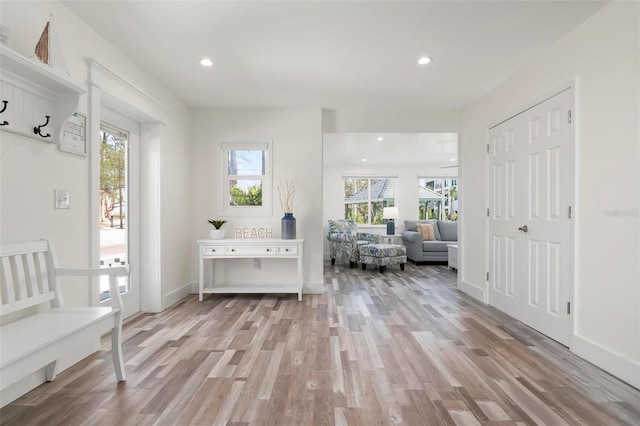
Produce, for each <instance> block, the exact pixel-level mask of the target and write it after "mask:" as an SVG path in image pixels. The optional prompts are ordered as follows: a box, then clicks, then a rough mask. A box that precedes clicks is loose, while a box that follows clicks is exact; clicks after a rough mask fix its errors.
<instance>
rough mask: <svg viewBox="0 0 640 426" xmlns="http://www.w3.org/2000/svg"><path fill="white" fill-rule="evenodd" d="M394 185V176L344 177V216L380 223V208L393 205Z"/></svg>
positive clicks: (363, 221) (375, 223) (364, 221)
mask: <svg viewBox="0 0 640 426" xmlns="http://www.w3.org/2000/svg"><path fill="white" fill-rule="evenodd" d="M395 186H396V180H395V179H394V178H368V177H352V178H345V180H344V218H345V219H354V220H355V221H356V223H359V224H365V225H382V223H383V221H382V209H383V208H384V207H393V206H395Z"/></svg>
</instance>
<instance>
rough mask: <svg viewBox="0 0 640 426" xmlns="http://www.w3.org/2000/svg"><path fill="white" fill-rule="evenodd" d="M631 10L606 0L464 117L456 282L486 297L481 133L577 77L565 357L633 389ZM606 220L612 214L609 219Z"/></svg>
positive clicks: (639, 298) (635, 280) (636, 257)
mask: <svg viewBox="0 0 640 426" xmlns="http://www.w3.org/2000/svg"><path fill="white" fill-rule="evenodd" d="M638 16H639V10H638V3H637V2H613V3H611V4H609V5H608V6H606V7H605V8H603V9H602V10H601V11H600V12H598V13H597V14H596V15H594V16H593V17H592V18H591V19H589V20H588V21H586V22H585V23H584V24H583V25H581V26H580V27H578V28H577V29H576V30H574V31H573V32H572V33H570V34H569V35H567V36H566V37H564V38H563V39H561V40H560V41H559V42H558V43H556V44H555V45H554V46H553V47H552V48H550V49H548V50H547V51H546V52H545V53H544V54H542V55H540V56H539V57H538V58H537V59H536V60H535V61H533V62H532V63H531V64H529V65H528V66H527V67H525V68H524V69H522V70H521V71H519V72H518V73H516V74H515V75H513V76H512V77H511V78H510V79H509V80H508V81H506V82H504V83H503V84H502V85H500V86H499V87H498V88H497V89H495V90H494V91H493V92H492V93H490V94H488V95H487V96H485V97H484V98H482V99H481V100H480V101H479V102H478V103H477V104H476V105H474V106H472V107H470V108H468V109H467V110H465V111H464V129H463V137H462V145H463V157H464V160H463V163H464V168H463V169H462V178H463V180H464V182H465V188H464V216H465V220H464V224H463V227H462V234H463V238H464V240H465V244H464V246H463V250H464V254H463V256H464V259H467V261H466V263H465V265H464V266H465V267H464V269H463V274H464V275H463V277H462V279H463V281H465V282H466V283H467V284H469V285H471V286H474V287H476V288H479V289H481V290H482V291H484V290H485V279H484V276H485V263H484V258H483V257H482V256H477V255H476V256H475V257H474V256H473V254H474V253H476V252H477V249H478V247H485V233H484V232H485V231H484V230H485V217H484V214H483V212H484V209H485V208H486V206H485V198H486V195H487V194H486V192H485V181H484V173H485V172H484V167H485V154H484V146H485V144H486V143H487V141H486V130H487V128H488V126H489V125H490V124H492V123H495V122H496V120H500V119H505V118H507V117H509V116H510V115H511V114H513V113H514V112H517V110H518V108H519V107H522V106H525V105H526V104H527V103H529V102H531V101H532V100H535V99H537V98H538V97H540V96H542V95H544V94H546V93H549V91H551V90H553V89H555V88H557V87H559V86H560V85H562V84H564V83H566V82H570V81H571V80H572V79H574V78H575V79H576V81H577V85H575V87H574V92H575V101H576V105H575V114H574V116H575V130H576V135H577V136H576V140H575V143H576V158H575V160H576V161H575V162H576V202H575V216H574V217H575V245H574V247H575V254H574V257H575V259H574V263H575V266H574V268H575V276H574V301H575V310H574V312H575V315H574V336H573V339H572V350H574V351H575V352H576V353H578V354H579V355H581V356H583V357H584V358H586V359H587V360H590V361H592V362H593V363H595V364H596V365H598V366H600V367H602V368H604V369H605V370H608V371H610V372H612V373H614V374H616V375H618V376H619V377H621V378H623V379H624V380H626V381H628V382H629V383H631V384H633V385H635V386H640V313H639V311H640V291H639V290H640V289H639V287H640V262H639V261H640V226H639V219H638V211H639V210H638V207H639V197H640V172H639V170H640V149H639V142H638V141H639V140H640V133H639V129H638V126H639V120H638V117H640V111H639V95H640V85H639V80H640V77H639V76H640V69H639V66H638V56H639V47H638V40H639V33H638V26H639V20H638ZM612 212H613V213H612Z"/></svg>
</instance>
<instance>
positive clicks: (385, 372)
mask: <svg viewBox="0 0 640 426" xmlns="http://www.w3.org/2000/svg"><path fill="white" fill-rule="evenodd" d="M406 266H407V267H406V270H405V271H404V272H401V271H400V270H399V268H396V267H389V268H387V270H386V271H385V273H384V274H380V273H378V272H377V271H375V270H367V271H362V270H361V269H353V270H349V269H348V266H347V267H346V268H344V267H343V266H342V265H336V266H335V267H331V266H330V265H328V264H327V265H326V266H325V282H326V284H327V293H326V294H323V295H304V298H303V301H302V302H298V301H297V300H296V296H295V295H286V296H282V297H278V296H274V295H271V296H263V295H243V296H233V295H229V296H211V295H209V296H208V297H206V299H205V301H204V302H198V299H197V297H196V296H190V297H188V298H187V299H185V300H183V301H182V302H180V303H179V304H178V305H176V306H174V307H172V308H171V309H169V310H167V311H166V312H163V313H161V314H157V315H143V316H141V317H139V318H137V319H135V320H133V321H131V322H130V323H128V324H127V325H126V326H125V359H126V368H127V376H128V380H127V382H126V383H122V384H120V385H116V383H115V378H114V373H113V368H112V365H111V357H110V353H109V343H108V340H107V339H105V340H104V345H103V349H102V350H101V351H100V352H98V353H97V354H95V355H93V356H91V357H89V358H87V359H86V360H84V361H82V362H81V363H79V364H77V365H76V366H74V367H73V368H71V369H69V370H67V371H65V372H64V373H62V374H60V375H59V376H58V378H57V379H56V381H55V382H52V383H46V384H44V385H42V386H40V387H39V388H37V389H35V390H33V391H32V392H30V393H29V394H27V395H25V396H24V397H22V398H20V399H19V400H17V401H15V402H14V403H12V404H10V405H8V406H7V407H5V408H3V409H2V410H1V411H0V416H1V417H0V419H1V420H0V423H2V424H3V425H37V424H42V425H54V424H62V425H76V424H83V425H138V424H140V425H147V424H149V425H151V424H161V425H191V424H198V425H200V424H221V425H222V424H228V425H249V424H251V425H253V424H256V425H263V424H265V425H270V424H277V425H333V424H336V425H346V424H349V425H367V426H369V425H388V424H404V425H440V424H444V425H449V424H460V425H474V424H482V425H493V424H496V425H497V424H500V425H508V424H540V425H561V424H587V425H617V424H638V420H639V419H640V393H639V392H638V391H637V390H636V389H633V388H632V387H630V386H627V385H625V384H624V383H622V382H620V381H619V380H616V379H615V378H613V377H612V376H610V375H608V374H607V373H605V372H603V371H601V370H599V369H598V368H596V367H594V366H592V365H590V364H589V363H587V362H585V361H583V360H581V359H580V358H578V357H576V356H574V355H572V354H571V353H570V352H569V351H568V350H567V349H566V348H564V347H563V346H561V345H559V344H557V343H555V342H554V341H552V340H550V339H548V338H546V337H544V336H542V335H540V334H538V333H536V332H535V331H533V330H531V329H529V328H527V327H526V326H523V325H522V324H520V323H519V322H517V321H515V320H513V319H512V318H510V317H508V316H507V315H504V314H502V313H500V312H498V311H496V310H495V309H492V308H489V307H486V306H484V305H483V304H481V303H478V302H476V301H475V300H473V299H471V298H470V297H467V296H466V295H464V294H462V293H459V292H458V291H457V290H456V289H455V284H454V282H455V278H456V276H455V273H454V272H451V271H449V270H448V269H447V268H446V267H444V266H414V265H411V264H408V265H406Z"/></svg>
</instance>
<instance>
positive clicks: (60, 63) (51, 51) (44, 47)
mask: <svg viewBox="0 0 640 426" xmlns="http://www.w3.org/2000/svg"><path fill="white" fill-rule="evenodd" d="M34 53H35V54H36V57H37V58H38V59H39V60H40V62H42V63H44V64H47V65H49V66H50V67H51V68H56V69H58V70H60V71H64V72H65V73H66V74H69V71H68V69H67V64H66V62H65V60H64V56H63V55H62V49H61V48H60V43H59V42H58V38H57V33H56V32H55V25H54V24H53V14H52V13H49V21H48V22H47V24H46V25H45V26H44V30H43V31H42V34H41V35H40V39H39V40H38V43H37V44H36V47H35V52H34Z"/></svg>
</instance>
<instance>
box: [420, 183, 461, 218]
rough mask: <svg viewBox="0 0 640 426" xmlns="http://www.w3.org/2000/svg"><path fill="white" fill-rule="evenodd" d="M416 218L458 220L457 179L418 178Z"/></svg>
mask: <svg viewBox="0 0 640 426" xmlns="http://www.w3.org/2000/svg"><path fill="white" fill-rule="evenodd" d="M418 191H419V208H418V218H419V219H420V220H425V219H441V220H451V221H454V220H458V179H457V178H418Z"/></svg>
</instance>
